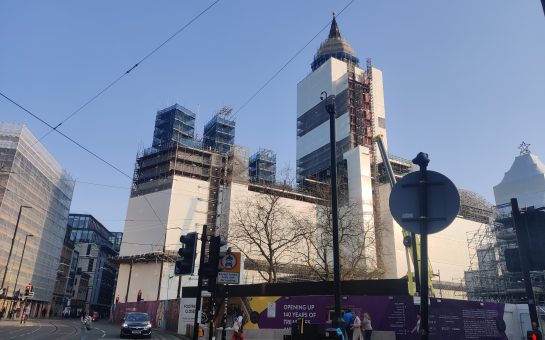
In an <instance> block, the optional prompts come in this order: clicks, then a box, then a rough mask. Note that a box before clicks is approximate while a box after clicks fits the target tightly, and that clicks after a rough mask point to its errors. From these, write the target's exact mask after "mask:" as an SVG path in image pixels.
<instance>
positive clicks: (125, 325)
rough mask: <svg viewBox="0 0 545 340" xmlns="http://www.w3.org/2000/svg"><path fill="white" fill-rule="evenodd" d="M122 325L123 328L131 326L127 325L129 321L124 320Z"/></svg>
mask: <svg viewBox="0 0 545 340" xmlns="http://www.w3.org/2000/svg"><path fill="white" fill-rule="evenodd" d="M121 327H123V328H127V327H129V325H127V323H126V322H123V324H122V325H121Z"/></svg>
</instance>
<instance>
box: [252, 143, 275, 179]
mask: <svg viewBox="0 0 545 340" xmlns="http://www.w3.org/2000/svg"><path fill="white" fill-rule="evenodd" d="M248 174H249V176H250V181H252V182H258V183H274V182H275V180H276V153H275V152H273V151H272V150H268V149H259V151H257V152H256V153H254V154H253V155H252V156H251V157H250V160H249V164H248Z"/></svg>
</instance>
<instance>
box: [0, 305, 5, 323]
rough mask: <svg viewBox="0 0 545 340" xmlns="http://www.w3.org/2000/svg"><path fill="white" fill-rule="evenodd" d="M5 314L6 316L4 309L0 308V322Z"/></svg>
mask: <svg viewBox="0 0 545 340" xmlns="http://www.w3.org/2000/svg"><path fill="white" fill-rule="evenodd" d="M5 314H6V307H2V310H0V320H2V318H3V317H4V315H5Z"/></svg>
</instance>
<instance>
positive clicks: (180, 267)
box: [174, 233, 198, 275]
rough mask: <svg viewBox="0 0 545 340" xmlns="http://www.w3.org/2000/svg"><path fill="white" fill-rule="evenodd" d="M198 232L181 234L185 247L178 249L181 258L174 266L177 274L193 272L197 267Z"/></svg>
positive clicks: (181, 240)
mask: <svg viewBox="0 0 545 340" xmlns="http://www.w3.org/2000/svg"><path fill="white" fill-rule="evenodd" d="M197 237H198V235H197V233H189V234H187V235H182V236H180V242H181V243H182V244H183V247H182V248H180V249H179V250H178V255H180V258H179V259H178V260H176V264H175V266H174V274H175V275H187V274H193V270H194V269H195V258H196V257H197Z"/></svg>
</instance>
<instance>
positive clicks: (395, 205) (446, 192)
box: [390, 152, 460, 339]
mask: <svg viewBox="0 0 545 340" xmlns="http://www.w3.org/2000/svg"><path fill="white" fill-rule="evenodd" d="M429 162H430V160H429V158H428V155H427V154H426V153H423V152H420V153H419V154H418V155H417V156H416V158H415V159H413V163H414V164H416V165H418V166H419V167H420V171H418V172H412V173H410V174H407V175H405V177H403V178H402V179H401V180H400V181H399V182H397V183H396V184H395V185H394V187H393V189H392V193H391V194H390V211H391V213H392V216H393V218H394V219H395V220H396V222H397V223H399V225H401V226H402V227H403V228H404V229H406V230H408V231H410V232H413V233H415V234H420V255H421V264H420V294H421V303H420V317H421V324H420V328H421V329H420V332H421V335H422V337H421V338H422V339H428V335H429V327H428V297H429V291H428V289H429V288H428V275H429V273H428V234H433V233H437V232H439V231H441V230H443V229H445V228H446V227H447V226H448V225H449V224H451V223H452V221H454V219H455V218H456V215H457V214H458V212H459V211H460V194H459V193H458V189H456V186H455V185H454V184H453V183H452V181H451V180H450V179H448V178H447V177H446V176H444V175H442V174H440V173H438V172H435V171H428V170H427V167H428V163H429Z"/></svg>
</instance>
